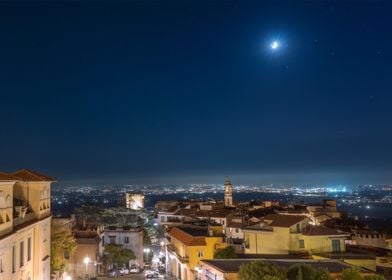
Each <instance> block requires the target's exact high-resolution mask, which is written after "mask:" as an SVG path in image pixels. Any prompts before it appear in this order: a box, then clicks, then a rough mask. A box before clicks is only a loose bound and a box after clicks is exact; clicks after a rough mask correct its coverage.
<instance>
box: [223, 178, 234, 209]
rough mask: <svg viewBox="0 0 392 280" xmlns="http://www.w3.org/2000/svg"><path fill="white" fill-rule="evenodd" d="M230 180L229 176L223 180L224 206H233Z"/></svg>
mask: <svg viewBox="0 0 392 280" xmlns="http://www.w3.org/2000/svg"><path fill="white" fill-rule="evenodd" d="M231 187H232V185H231V181H230V178H229V177H226V181H225V206H226V207H232V206H233V191H232V189H231Z"/></svg>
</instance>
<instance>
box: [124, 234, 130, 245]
mask: <svg viewBox="0 0 392 280" xmlns="http://www.w3.org/2000/svg"><path fill="white" fill-rule="evenodd" d="M124 243H125V244H128V243H129V237H128V236H125V237H124Z"/></svg>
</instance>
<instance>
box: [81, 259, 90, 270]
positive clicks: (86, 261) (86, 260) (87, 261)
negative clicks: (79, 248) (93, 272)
mask: <svg viewBox="0 0 392 280" xmlns="http://www.w3.org/2000/svg"><path fill="white" fill-rule="evenodd" d="M83 262H84V264H85V265H86V274H87V269H88V264H89V262H90V258H89V257H88V256H86V257H85V258H84V260H83Z"/></svg>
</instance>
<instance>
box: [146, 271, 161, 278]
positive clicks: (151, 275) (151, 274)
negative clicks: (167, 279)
mask: <svg viewBox="0 0 392 280" xmlns="http://www.w3.org/2000/svg"><path fill="white" fill-rule="evenodd" d="M146 278H147V279H159V273H158V272H157V271H149V272H147V273H146Z"/></svg>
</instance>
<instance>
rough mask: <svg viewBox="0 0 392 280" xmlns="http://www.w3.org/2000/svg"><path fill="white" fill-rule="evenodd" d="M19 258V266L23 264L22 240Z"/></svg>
mask: <svg viewBox="0 0 392 280" xmlns="http://www.w3.org/2000/svg"><path fill="white" fill-rule="evenodd" d="M19 249H20V259H19V266H20V267H22V266H23V265H24V241H21V242H20V248H19Z"/></svg>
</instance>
